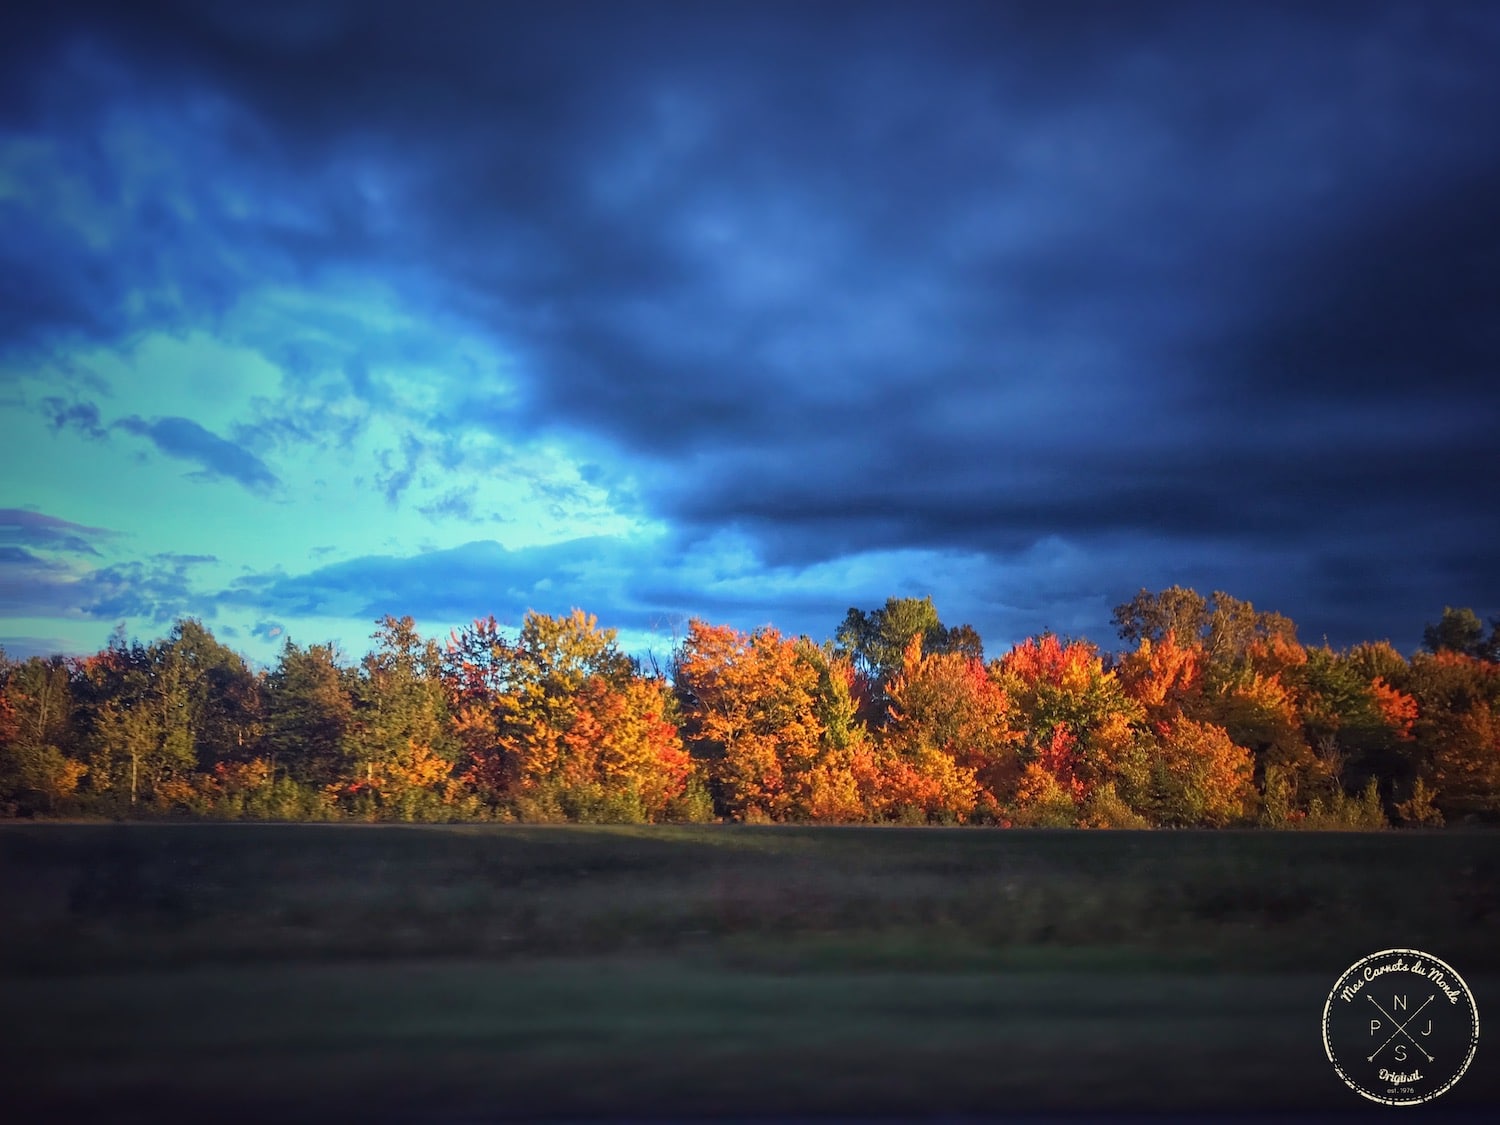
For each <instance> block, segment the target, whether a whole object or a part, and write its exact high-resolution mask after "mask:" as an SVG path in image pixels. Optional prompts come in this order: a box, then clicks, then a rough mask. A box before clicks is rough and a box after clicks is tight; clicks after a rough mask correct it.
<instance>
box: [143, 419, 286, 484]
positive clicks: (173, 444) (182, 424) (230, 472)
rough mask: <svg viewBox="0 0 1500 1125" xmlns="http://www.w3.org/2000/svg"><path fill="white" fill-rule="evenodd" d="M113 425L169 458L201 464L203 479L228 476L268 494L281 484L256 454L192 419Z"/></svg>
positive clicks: (155, 420) (157, 420) (154, 420)
mask: <svg viewBox="0 0 1500 1125" xmlns="http://www.w3.org/2000/svg"><path fill="white" fill-rule="evenodd" d="M114 425H115V426H116V427H118V428H119V429H122V430H125V431H126V432H128V433H132V434H136V435H138V436H140V437H144V438H146V439H148V440H149V441H150V442H151V444H153V445H154V446H156V448H157V449H158V450H160V451H161V452H162V453H164V454H166V455H167V456H168V457H175V458H177V459H178V460H179V461H190V462H192V463H193V464H195V465H198V466H199V467H200V468H201V469H202V473H203V475H204V476H207V477H226V478H228V479H229V480H232V481H237V482H238V483H240V484H242V485H244V486H245V487H246V488H247V489H249V490H250V491H251V492H266V491H268V490H270V489H272V488H275V487H276V486H277V485H278V484H279V483H280V481H278V480H277V478H276V474H275V473H273V472H272V471H271V470H270V468H269V467H268V466H267V465H266V463H265V462H264V461H262V460H261V459H260V458H259V457H257V456H256V455H255V454H253V453H251V452H250V451H249V450H248V449H245V448H244V447H242V446H238V445H236V444H234V442H232V441H225V440H224V439H223V438H221V437H219V435H218V434H215V433H212V432H211V431H209V430H205V429H204V428H203V427H202V426H200V425H198V423H197V422H194V421H192V420H191V419H189V418H156V419H153V420H152V421H150V422H147V421H144V420H143V419H141V418H137V417H135V416H133V415H132V416H131V417H129V418H121V419H120V420H119V421H118V422H115V423H114Z"/></svg>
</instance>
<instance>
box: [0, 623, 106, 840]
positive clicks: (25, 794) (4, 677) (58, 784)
mask: <svg viewBox="0 0 1500 1125" xmlns="http://www.w3.org/2000/svg"><path fill="white" fill-rule="evenodd" d="M72 712H73V691H72V673H71V670H70V668H69V665H68V663H67V661H65V660H63V659H62V658H61V657H52V658H51V659H47V660H43V659H42V658H40V657H32V658H30V659H29V660H26V661H23V662H22V663H20V664H11V663H10V662H9V661H7V660H5V658H4V653H3V651H0V807H3V808H5V809H8V810H9V811H10V812H11V813H12V814H15V813H23V814H28V815H29V814H38V813H40V814H51V813H56V812H58V811H60V810H61V809H62V808H63V807H64V806H65V805H66V804H67V802H69V801H70V800H71V799H72V797H73V795H74V794H75V792H76V791H77V789H78V783H79V780H80V779H81V778H82V777H83V775H84V773H85V772H86V768H85V767H84V765H83V764H82V763H81V762H79V761H78V760H76V759H74V758H70V757H68V755H67V754H66V752H65V748H67V747H69V746H71V745H72V743H73V723H72Z"/></svg>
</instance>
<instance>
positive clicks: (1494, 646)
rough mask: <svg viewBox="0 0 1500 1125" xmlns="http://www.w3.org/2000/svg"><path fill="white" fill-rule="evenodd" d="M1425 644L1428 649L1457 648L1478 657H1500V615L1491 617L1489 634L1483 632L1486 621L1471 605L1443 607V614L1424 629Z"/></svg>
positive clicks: (1490, 658) (1495, 659)
mask: <svg viewBox="0 0 1500 1125" xmlns="http://www.w3.org/2000/svg"><path fill="white" fill-rule="evenodd" d="M1422 645H1423V647H1424V648H1426V649H1427V651H1428V652H1457V653H1461V654H1462V655H1464V656H1472V657H1474V658H1475V659H1476V660H1490V661H1500V617H1496V618H1493V619H1492V620H1491V621H1490V634H1489V636H1488V637H1486V636H1485V635H1484V623H1483V622H1481V621H1480V620H1479V615H1478V614H1477V613H1475V612H1474V611H1473V610H1472V609H1467V608H1465V609H1454V608H1453V607H1452V606H1444V607H1443V616H1442V617H1441V618H1440V619H1439V620H1438V622H1437V624H1435V625H1428V626H1427V628H1426V629H1425V630H1423V632H1422Z"/></svg>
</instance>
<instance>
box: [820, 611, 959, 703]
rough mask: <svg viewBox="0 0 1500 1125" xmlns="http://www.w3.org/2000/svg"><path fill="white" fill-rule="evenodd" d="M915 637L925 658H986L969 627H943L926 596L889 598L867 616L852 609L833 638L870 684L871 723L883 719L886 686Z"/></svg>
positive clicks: (896, 671) (839, 648)
mask: <svg viewBox="0 0 1500 1125" xmlns="http://www.w3.org/2000/svg"><path fill="white" fill-rule="evenodd" d="M913 637H921V638H922V647H923V650H924V651H926V652H929V653H933V654H943V653H956V654H959V655H962V656H966V657H970V658H972V659H975V660H982V659H984V643H983V641H982V640H981V639H980V636H979V634H978V633H977V632H976V631H975V630H974V628H973V626H970V625H957V626H954V627H952V628H949V627H948V626H946V625H944V624H943V623H942V621H941V620H940V619H939V617H938V612H937V607H935V606H934V605H933V604H932V598H931V597H930V596H929V597H922V598H896V597H892V598H887V599H886V602H885V605H883V606H880V607H879V608H877V609H872V610H869V611H865V610H862V609H857V608H853V607H851V608H850V610H849V612H848V613H847V614H845V615H844V620H843V622H842V623H841V624H840V625H839V627H838V631H837V632H836V633H835V634H834V641H835V644H836V651H837V652H838V653H839V654H840V655H842V656H845V657H847V658H848V659H849V660H850V661H851V662H852V663H853V665H854V667H855V669H856V670H857V671H858V672H859V674H860V675H861V676H862V677H864V679H865V681H866V682H867V684H868V685H869V689H868V695H869V698H870V701H871V704H872V713H871V715H870V718H872V719H874V720H875V721H883V720H884V718H885V711H884V704H885V703H886V702H887V699H886V687H887V685H888V684H889V683H890V681H891V678H892V677H893V676H895V675H896V673H898V672H899V671H900V670H901V664H902V660H903V658H904V655H905V652H906V646H907V645H908V644H910V643H911V640H912V638H913Z"/></svg>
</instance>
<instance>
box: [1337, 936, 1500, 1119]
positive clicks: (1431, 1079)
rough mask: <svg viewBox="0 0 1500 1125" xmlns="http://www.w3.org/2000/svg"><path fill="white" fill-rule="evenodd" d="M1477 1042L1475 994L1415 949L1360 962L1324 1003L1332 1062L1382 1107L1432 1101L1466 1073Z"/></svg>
mask: <svg viewBox="0 0 1500 1125" xmlns="http://www.w3.org/2000/svg"><path fill="white" fill-rule="evenodd" d="M1478 1047H1479V1008H1478V1006H1477V1005H1476V1004H1475V1003H1474V994H1473V993H1472V992H1470V991H1469V986H1468V985H1467V984H1465V983H1464V980H1463V978H1462V977H1461V976H1459V975H1458V973H1456V972H1455V971H1454V970H1453V968H1452V967H1451V966H1450V965H1448V964H1446V963H1445V962H1443V961H1439V960H1438V959H1437V958H1436V957H1434V956H1433V955H1432V954H1430V953H1423V952H1421V951H1420V950H1417V949H1385V950H1382V951H1381V952H1379V953H1372V954H1370V955H1369V956H1368V957H1365V958H1362V959H1360V960H1359V961H1356V962H1355V963H1354V964H1353V965H1351V966H1349V968H1348V969H1347V970H1346V971H1345V972H1344V974H1343V975H1342V976H1341V977H1339V979H1338V981H1337V983H1335V984H1334V986H1333V991H1332V992H1330V993H1329V994H1328V1003H1327V1004H1325V1005H1324V1006H1323V1048H1324V1049H1325V1050H1326V1051H1327V1052H1328V1061H1329V1062H1331V1063H1333V1067H1334V1069H1335V1070H1336V1071H1338V1075H1339V1077H1340V1078H1342V1079H1343V1080H1344V1084H1345V1085H1347V1086H1348V1087H1349V1088H1350V1089H1351V1090H1353V1091H1355V1092H1356V1093H1358V1094H1361V1095H1363V1096H1364V1097H1367V1098H1369V1099H1370V1100H1371V1101H1372V1102H1380V1103H1381V1104H1383V1105H1417V1104H1418V1103H1420V1102H1426V1101H1431V1100H1432V1099H1433V1098H1435V1097H1437V1096H1438V1095H1439V1094H1441V1093H1443V1092H1444V1091H1446V1090H1447V1089H1449V1088H1450V1087H1451V1086H1452V1085H1453V1084H1454V1083H1455V1082H1457V1081H1458V1080H1459V1079H1460V1078H1462V1077H1463V1073H1464V1071H1465V1070H1467V1069H1468V1068H1469V1062H1470V1061H1471V1060H1472V1059H1473V1058H1474V1052H1475V1050H1476V1049H1477V1048H1478Z"/></svg>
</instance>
